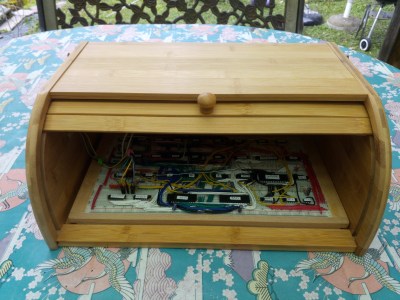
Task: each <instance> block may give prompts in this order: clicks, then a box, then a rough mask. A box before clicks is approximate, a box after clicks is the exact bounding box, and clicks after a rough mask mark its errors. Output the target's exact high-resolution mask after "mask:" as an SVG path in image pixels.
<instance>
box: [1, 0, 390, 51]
mask: <svg viewBox="0 0 400 300" xmlns="http://www.w3.org/2000/svg"><path fill="white" fill-rule="evenodd" d="M190 1H193V0H189V1H188V2H190ZM247 1H249V2H250V0H244V1H243V2H247ZM57 2H58V5H60V6H61V7H62V9H63V10H64V11H68V8H69V7H72V5H71V4H69V3H65V4H63V3H64V2H65V1H57ZM103 2H106V3H108V4H112V3H115V2H118V0H103ZM128 2H137V3H138V4H140V2H142V1H140V0H136V1H135V0H132V1H128ZM220 2H221V3H226V5H227V6H229V0H220ZM160 3H161V1H160ZM373 3H376V2H375V1H371V0H354V3H353V6H352V9H351V13H350V16H352V17H356V18H359V19H360V20H361V19H362V17H363V15H364V12H365V8H366V6H367V5H368V4H373ZM0 5H3V6H5V7H9V8H12V9H14V10H17V9H18V8H23V9H25V10H23V12H25V11H29V10H31V11H33V12H35V11H36V10H35V7H36V1H35V0H0ZM284 5H285V2H284V0H276V9H275V11H277V12H282V13H283V11H284ZM306 5H308V7H309V8H310V9H311V10H312V11H317V12H319V13H320V14H321V15H322V16H323V20H324V23H323V24H322V25H319V26H305V27H304V31H303V34H304V35H308V36H311V37H314V38H319V39H322V40H326V41H330V42H335V43H337V44H338V45H343V46H346V47H348V48H350V49H354V50H357V51H360V50H359V46H358V44H359V41H360V36H358V37H355V32H347V31H341V30H335V29H331V28H329V27H328V25H327V23H326V21H327V20H328V19H329V17H330V16H332V15H338V14H343V12H344V10H345V7H346V0H308V1H306ZM384 10H385V11H387V12H390V11H393V10H394V5H387V6H385V8H384ZM0 13H1V10H0ZM0 20H1V18H0ZM6 22H7V21H6ZM389 22H390V20H379V21H378V22H377V26H376V28H375V30H374V32H373V35H372V37H371V40H372V48H371V50H370V51H368V52H367V54H369V55H371V56H373V57H377V56H378V53H379V49H380V46H381V44H382V42H383V39H384V37H385V34H386V30H387V27H388V25H389ZM371 25H372V20H370V21H369V23H368V24H367V26H366V33H365V35H367V34H368V31H369V29H370V28H371ZM38 31H39V23H38V17H37V13H36V14H35V13H34V14H33V15H31V16H29V17H26V18H24V20H23V21H22V22H21V23H20V25H19V26H17V28H16V29H14V30H13V31H12V32H6V31H4V30H3V31H0V47H1V45H2V40H3V44H4V42H5V41H6V40H8V39H11V38H14V37H16V36H21V35H26V34H31V33H35V32H38Z"/></svg>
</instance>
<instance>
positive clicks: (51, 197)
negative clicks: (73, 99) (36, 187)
mask: <svg viewBox="0 0 400 300" xmlns="http://www.w3.org/2000/svg"><path fill="white" fill-rule="evenodd" d="M43 143H44V145H43V158H42V159H43V176H44V182H45V191H46V199H47V205H48V207H49V210H50V212H51V216H52V218H53V222H54V224H55V226H56V229H57V230H59V229H60V228H61V226H62V225H63V224H64V223H65V221H66V219H67V216H68V213H69V211H70V209H71V206H72V203H73V200H74V199H75V196H76V194H77V192H78V190H79V187H80V185H81V183H82V180H83V178H84V175H85V173H86V171H87V168H88V165H89V162H90V160H91V158H90V157H89V155H88V154H87V153H86V151H85V148H84V145H83V142H82V139H81V137H80V135H79V134H78V133H58V134H56V133H47V134H45V136H44V139H43Z"/></svg>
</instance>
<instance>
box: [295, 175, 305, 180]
mask: <svg viewBox="0 0 400 300" xmlns="http://www.w3.org/2000/svg"><path fill="white" fill-rule="evenodd" d="M293 179H294V180H308V176H307V175H298V174H293Z"/></svg>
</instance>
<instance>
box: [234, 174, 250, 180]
mask: <svg viewBox="0 0 400 300" xmlns="http://www.w3.org/2000/svg"><path fill="white" fill-rule="evenodd" d="M236 178H237V179H243V180H250V179H252V176H251V174H250V173H239V174H236Z"/></svg>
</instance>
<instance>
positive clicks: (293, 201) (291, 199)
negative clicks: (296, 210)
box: [282, 197, 297, 203]
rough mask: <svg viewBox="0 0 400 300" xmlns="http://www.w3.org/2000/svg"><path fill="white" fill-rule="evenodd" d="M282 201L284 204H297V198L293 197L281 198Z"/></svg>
mask: <svg viewBox="0 0 400 300" xmlns="http://www.w3.org/2000/svg"><path fill="white" fill-rule="evenodd" d="M282 201H283V202H286V203H296V202H297V198H295V197H283V198H282Z"/></svg>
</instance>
